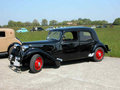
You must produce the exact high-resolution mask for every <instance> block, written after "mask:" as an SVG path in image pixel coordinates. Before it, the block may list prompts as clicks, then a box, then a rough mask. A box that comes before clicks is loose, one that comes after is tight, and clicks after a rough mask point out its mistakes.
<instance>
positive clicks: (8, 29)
mask: <svg viewBox="0 0 120 90" xmlns="http://www.w3.org/2000/svg"><path fill="white" fill-rule="evenodd" d="M0 31H8V32H9V31H14V30H13V29H10V28H0Z"/></svg>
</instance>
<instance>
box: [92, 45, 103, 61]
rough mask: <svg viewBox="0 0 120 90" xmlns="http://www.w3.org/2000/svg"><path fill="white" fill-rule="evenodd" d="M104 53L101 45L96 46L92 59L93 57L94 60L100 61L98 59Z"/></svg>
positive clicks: (101, 58) (101, 57) (100, 59)
mask: <svg viewBox="0 0 120 90" xmlns="http://www.w3.org/2000/svg"><path fill="white" fill-rule="evenodd" d="M104 54H105V52H104V49H103V48H102V47H98V48H97V49H96V50H95V54H94V56H93V58H92V59H93V60H94V61H95V62H100V61H102V60H103V58H104Z"/></svg>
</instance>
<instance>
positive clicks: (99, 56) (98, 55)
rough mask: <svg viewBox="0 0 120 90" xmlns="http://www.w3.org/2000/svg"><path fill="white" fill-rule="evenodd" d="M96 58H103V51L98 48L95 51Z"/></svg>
mask: <svg viewBox="0 0 120 90" xmlns="http://www.w3.org/2000/svg"><path fill="white" fill-rule="evenodd" d="M96 58H97V59H98V60H101V59H102V58H103V51H102V50H101V49H98V50H97V52H96Z"/></svg>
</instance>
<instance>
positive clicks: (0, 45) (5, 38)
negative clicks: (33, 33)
mask: <svg viewBox="0 0 120 90" xmlns="http://www.w3.org/2000/svg"><path fill="white" fill-rule="evenodd" d="M15 43H18V44H21V42H20V40H18V39H17V38H16V37H15V32H14V30H13V29H9V28H0V54H6V53H8V52H9V50H10V48H12V46H13V45H14V44H15Z"/></svg>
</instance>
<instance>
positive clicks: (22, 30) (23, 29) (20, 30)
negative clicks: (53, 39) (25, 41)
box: [16, 28, 28, 33]
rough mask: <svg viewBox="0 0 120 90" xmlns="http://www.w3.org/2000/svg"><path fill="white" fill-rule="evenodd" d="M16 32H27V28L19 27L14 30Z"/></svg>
mask: <svg viewBox="0 0 120 90" xmlns="http://www.w3.org/2000/svg"><path fill="white" fill-rule="evenodd" d="M16 32H17V33H24V32H28V30H27V29H26V28H20V29H19V30H17V31H16Z"/></svg>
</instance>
